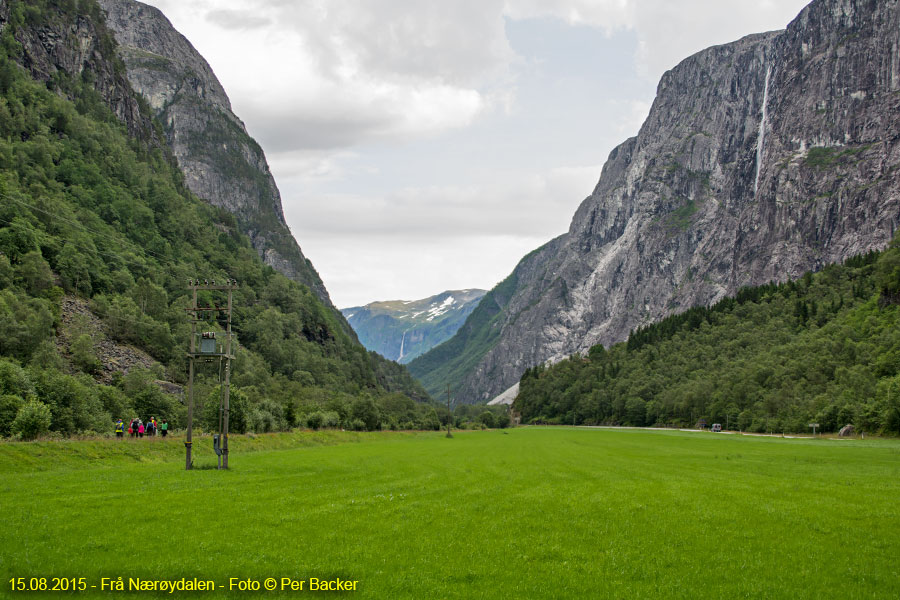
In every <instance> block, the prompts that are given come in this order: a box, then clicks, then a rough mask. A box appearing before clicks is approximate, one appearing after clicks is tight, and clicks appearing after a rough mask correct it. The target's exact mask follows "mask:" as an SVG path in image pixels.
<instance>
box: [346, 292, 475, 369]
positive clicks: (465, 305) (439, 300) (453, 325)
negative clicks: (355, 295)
mask: <svg viewBox="0 0 900 600" xmlns="http://www.w3.org/2000/svg"><path fill="white" fill-rule="evenodd" d="M484 294H485V291H484V290H451V291H447V292H442V293H440V294H437V295H434V296H430V297H428V298H425V299H423V300H412V301H403V300H393V301H386V302H371V303H369V304H366V305H365V306H354V307H352V308H342V309H341V313H343V315H344V317H345V318H346V319H347V321H348V322H349V323H350V326H351V327H353V330H354V331H355V332H356V335H357V336H358V337H359V341H360V342H362V344H363V346H365V347H366V348H368V349H369V350H374V351H375V352H377V353H378V354H380V355H382V356H384V357H385V358H389V359H391V360H395V361H397V362H399V363H401V364H406V363H408V362H409V361H411V360H413V359H414V358H416V357H417V356H419V355H421V354H423V353H425V352H427V351H428V350H430V349H431V348H434V347H435V346H437V345H438V344H440V343H441V342H443V341H444V340H447V339H448V338H450V337H451V336H452V335H453V334H454V333H456V331H457V330H458V329H459V328H460V326H461V325H462V324H463V322H464V321H465V320H466V317H468V316H469V314H470V313H471V312H472V311H473V310H474V309H475V307H476V306H477V305H478V301H479V300H481V297H482V296H484Z"/></svg>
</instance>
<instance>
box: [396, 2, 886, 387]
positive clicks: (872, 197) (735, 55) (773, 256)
mask: <svg viewBox="0 0 900 600" xmlns="http://www.w3.org/2000/svg"><path fill="white" fill-rule="evenodd" d="M898 46H900V8H898V1H897V0H880V1H876V0H816V1H815V2H813V3H812V4H810V5H809V6H808V7H807V8H806V9H804V10H803V11H802V12H801V14H800V15H799V16H798V17H797V18H796V19H795V20H794V21H793V22H792V23H791V24H790V25H789V26H788V28H787V29H786V30H785V31H781V32H772V33H767V34H760V35H752V36H748V37H746V38H743V39H741V40H738V41H737V42H734V43H731V44H726V45H723V46H717V47H714V48H709V49H707V50H704V51H703V52H700V53H698V54H696V55H694V56H691V57H690V58H688V59H686V60H685V61H683V62H682V63H681V64H679V65H678V66H677V67H675V68H674V69H672V70H671V71H669V72H667V73H666V74H665V75H664V76H663V77H662V79H661V81H660V83H659V87H658V90H657V98H656V100H655V102H654V104H653V107H652V109H651V111H650V115H649V116H648V118H647V120H646V121H645V123H644V124H643V126H642V127H641V130H640V132H639V134H638V135H637V137H635V138H632V139H629V140H627V141H626V142H624V143H623V144H622V145H620V146H619V147H618V148H616V149H615V150H614V151H613V152H612V153H611V155H610V157H609V160H608V161H607V163H606V165H605V166H604V167H603V171H602V173H601V177H600V180H599V182H598V184H597V186H596V188H595V189H594V191H593V193H592V194H591V195H590V196H589V197H588V198H587V199H586V200H585V201H584V202H583V203H582V205H581V206H580V207H579V209H578V210H577V212H576V214H575V216H574V218H573V219H572V224H571V226H570V229H569V231H568V233H567V234H566V235H564V236H563V237H561V238H559V239H558V240H554V242H552V243H551V244H550V245H549V247H547V248H545V249H542V250H541V251H539V252H537V253H534V254H533V255H529V257H526V258H525V259H523V261H522V262H521V263H520V264H519V266H518V267H517V268H516V271H515V279H516V287H515V290H514V292H512V294H511V295H510V299H509V301H508V302H507V303H506V304H505V305H503V307H502V310H501V311H500V312H499V313H498V314H497V315H495V316H494V317H493V318H492V320H491V323H490V326H491V327H492V328H494V329H495V330H499V331H497V332H496V333H495V334H493V337H494V341H493V342H492V343H491V344H490V345H489V346H488V347H487V348H485V347H483V346H481V347H475V348H473V347H472V345H471V344H459V346H460V347H459V348H457V351H456V352H455V353H454V354H453V355H451V356H444V357H442V360H436V359H435V357H434V356H432V355H431V353H429V354H426V355H424V356H423V357H421V358H420V359H418V360H417V361H414V362H413V363H411V365H410V369H411V370H412V372H413V374H414V375H417V376H419V377H420V378H421V379H422V380H423V381H424V382H425V383H426V387H431V388H434V387H437V386H439V385H443V384H445V383H446V382H447V381H446V380H447V379H448V378H452V377H453V375H452V374H453V373H454V372H455V373H457V377H458V378H457V379H456V380H455V381H451V383H453V384H456V387H458V389H460V395H461V397H463V398H465V399H466V400H469V401H475V400H487V399H490V398H492V397H493V396H495V395H497V394H498V393H500V392H502V391H503V390H504V389H506V388H508V387H509V386H511V385H513V384H514V383H515V382H516V381H517V380H518V379H519V377H520V375H521V373H522V371H523V370H524V369H525V368H527V367H529V366H532V365H535V364H538V363H540V362H543V361H546V360H555V359H559V358H561V357H563V356H566V355H568V354H571V353H573V352H576V351H581V350H584V349H586V348H588V347H590V346H591V345H594V344H597V343H603V344H606V345H609V344H612V343H615V342H619V341H622V340H624V339H625V338H626V337H627V335H628V333H629V331H630V330H632V329H633V328H635V327H637V326H639V325H641V324H645V323H649V322H652V321H655V320H658V319H660V318H661V317H663V316H665V315H667V314H671V313H673V312H679V311H681V310H684V309H685V308H688V307H690V306H693V305H698V304H708V303H711V302H714V301H716V300H718V299H720V298H721V297H723V296H725V295H728V294H732V293H734V292H736V291H737V290H738V289H739V288H740V287H741V286H744V285H750V284H759V283H765V282H766V281H769V280H785V279H788V278H791V277H795V276H798V275H800V274H801V273H803V272H804V271H807V270H810V269H817V268H820V267H822V266H823V265H825V264H827V263H830V262H838V261H841V260H843V259H845V258H847V257H848V256H852V255H854V254H858V253H861V252H865V251H867V250H870V249H875V248H882V247H884V246H885V245H886V244H887V242H888V241H889V240H890V239H891V237H892V236H893V234H894V231H895V229H896V227H897V225H898V222H900V171H898V169H900V57H898ZM477 312H478V311H476V313H477ZM474 316H475V314H474V313H473V317H474ZM467 325H468V324H467ZM465 330H466V326H464V327H463V329H462V330H461V332H462V331H465ZM458 335H459V334H458ZM482 337H483V336H482ZM453 342H454V340H451V341H450V342H448V343H447V344H450V345H452V343H453ZM447 344H445V346H446V345H447ZM439 350H441V348H437V349H435V350H434V351H432V352H438V351H439ZM476 354H480V356H478V357H477V360H474V361H473V356H474V355H476ZM448 365H449V366H448Z"/></svg>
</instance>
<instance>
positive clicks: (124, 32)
mask: <svg viewBox="0 0 900 600" xmlns="http://www.w3.org/2000/svg"><path fill="white" fill-rule="evenodd" d="M99 4H100V6H101V7H102V9H103V10H104V11H105V12H106V13H107V25H108V26H109V27H110V29H112V31H113V32H114V34H115V37H116V41H117V42H118V44H119V47H118V51H119V55H120V56H121V58H122V60H123V61H124V62H125V65H126V68H127V73H128V79H129V80H130V82H131V85H132V87H133V88H134V89H135V90H136V91H137V92H138V93H139V94H141V96H143V98H144V99H145V100H146V101H147V102H148V103H149V105H150V107H151V108H152V110H153V112H154V113H155V116H156V117H157V118H158V119H159V121H160V122H161V123H163V124H164V127H165V135H166V139H167V141H168V143H169V145H170V147H171V148H172V151H173V154H174V155H175V158H176V159H177V160H178V165H179V167H180V168H181V171H182V172H183V173H184V177H185V183H186V184H187V186H188V188H189V189H190V190H191V191H192V192H193V193H194V194H196V195H197V196H198V197H200V198H202V199H204V200H206V201H207V202H209V203H211V204H213V205H215V206H220V207H222V208H225V209H226V210H228V211H229V212H230V213H232V214H233V215H234V216H235V218H236V219H237V223H238V227H239V228H240V229H241V231H242V232H243V233H246V234H247V235H248V236H249V238H250V240H251V243H252V244H253V247H254V248H255V249H256V251H257V252H258V253H259V255H260V257H262V259H263V260H264V261H265V262H266V264H268V265H270V266H271V267H273V268H275V269H276V270H277V271H279V272H281V273H283V274H284V275H287V276H288V277H290V278H292V279H294V280H296V281H299V282H300V283H304V284H306V285H307V286H309V287H310V288H311V289H312V290H313V291H314V292H315V293H316V295H317V296H318V297H319V298H320V299H321V300H322V301H323V302H325V304H326V305H329V306H331V300H330V298H329V296H328V292H327V290H326V289H325V286H324V285H323V283H322V280H321V279H320V277H319V275H318V273H317V272H316V271H315V269H314V268H313V266H312V264H311V263H310V262H309V260H307V259H306V257H304V256H303V253H302V252H301V250H300V247H299V246H298V245H297V242H296V241H295V240H294V237H293V236H292V235H291V232H290V230H289V229H288V227H287V224H286V222H285V219H284V213H283V211H282V207H281V196H280V194H279V192H278V187H277V186H276V185H275V180H274V178H273V177H272V174H271V173H270V171H269V165H268V163H267V162H266V157H265V154H264V153H263V151H262V148H260V146H259V145H258V144H257V143H256V141H254V140H253V138H251V137H250V135H249V134H248V133H247V130H246V128H245V127H244V124H243V122H242V121H241V120H240V119H239V118H238V117H237V116H235V114H234V113H233V112H232V111H231V102H230V101H229V100H228V96H227V95H226V94H225V90H224V89H223V87H222V85H221V84H220V83H219V81H218V79H217V78H216V76H215V74H214V73H213V71H212V69H211V68H210V66H209V64H208V63H207V62H206V60H205V59H204V58H203V57H202V56H201V55H200V54H199V53H198V52H197V51H196V50H195V49H194V47H193V46H192V45H191V43H190V42H189V41H188V40H187V39H186V38H185V37H184V36H183V35H181V34H180V33H178V32H177V31H176V30H175V28H174V27H173V26H172V24H171V23H170V22H169V20H168V19H167V18H166V17H165V15H163V13H162V12H160V11H159V10H158V9H156V8H154V7H152V6H147V5H146V4H142V3H140V2H136V1H134V0H99Z"/></svg>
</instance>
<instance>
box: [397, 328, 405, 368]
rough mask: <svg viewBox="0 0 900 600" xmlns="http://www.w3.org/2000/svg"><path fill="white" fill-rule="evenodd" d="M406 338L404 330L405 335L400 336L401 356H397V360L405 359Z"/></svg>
mask: <svg viewBox="0 0 900 600" xmlns="http://www.w3.org/2000/svg"><path fill="white" fill-rule="evenodd" d="M405 340H406V332H405V331H404V332H403V335H402V336H401V337H400V356H398V357H397V362H400V361H401V360H403V342H404V341H405Z"/></svg>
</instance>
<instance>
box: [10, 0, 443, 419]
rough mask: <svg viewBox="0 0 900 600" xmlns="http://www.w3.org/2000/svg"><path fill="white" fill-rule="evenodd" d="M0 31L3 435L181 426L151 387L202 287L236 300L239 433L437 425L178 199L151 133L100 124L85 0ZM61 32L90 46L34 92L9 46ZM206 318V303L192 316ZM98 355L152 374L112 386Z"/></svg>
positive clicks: (203, 387)
mask: <svg viewBox="0 0 900 600" xmlns="http://www.w3.org/2000/svg"><path fill="white" fill-rule="evenodd" d="M0 17H4V19H3V20H5V23H4V25H3V30H2V39H0V42H2V49H0V198H2V201H0V357H2V358H0V435H2V436H6V435H10V434H11V433H15V432H16V431H19V432H20V433H23V434H28V433H29V432H31V433H33V432H34V431H42V430H45V429H49V430H51V431H56V432H60V433H63V434H72V433H76V432H83V431H109V430H110V429H111V427H112V419H113V418H115V417H122V418H125V419H129V418H131V417H132V416H140V417H142V418H145V419H146V418H148V417H150V416H155V417H157V418H158V419H159V418H168V419H169V421H170V423H173V424H174V426H178V424H179V421H180V419H181V418H182V415H183V413H184V406H183V404H182V402H181V400H180V398H179V395H178V394H167V393H165V392H163V391H162V388H161V387H160V386H158V385H157V384H156V383H154V380H168V381H171V382H183V381H184V379H185V371H186V361H185V358H184V353H185V351H186V349H187V343H188V340H189V331H190V327H189V324H188V321H187V317H186V313H185V311H184V308H186V307H187V306H188V305H189V300H188V296H187V290H186V284H187V281H188V280H189V279H197V278H199V279H211V280H212V279H220V280H224V279H226V278H231V279H235V280H237V281H238V283H239V286H240V287H239V289H238V290H237V291H236V292H235V298H234V304H235V320H234V323H235V327H234V329H235V331H236V332H237V339H238V341H239V343H240V344H241V347H240V350H239V351H238V353H237V360H236V361H235V368H234V376H233V379H232V381H233V391H232V399H233V400H232V403H233V408H234V416H233V424H234V425H233V428H234V430H237V431H242V430H244V429H252V430H257V431H265V430H273V429H280V428H284V427H289V426H294V425H296V424H298V423H301V422H303V420H304V418H305V417H306V415H307V414H309V413H313V412H316V413H318V414H319V415H320V416H321V415H323V414H324V415H326V420H327V419H330V420H332V421H334V420H337V421H335V424H336V423H337V422H341V423H344V424H346V425H348V426H353V427H357V428H363V427H364V428H369V429H372V428H376V427H380V426H388V425H403V424H405V425H415V424H422V423H424V422H425V421H428V422H429V423H430V420H433V417H434V414H433V412H434V411H433V409H432V408H431V407H430V406H429V405H423V404H421V403H418V402H416V400H424V399H426V398H427V395H426V394H425V392H424V390H423V389H422V388H421V386H420V385H419V384H418V383H417V382H415V380H413V379H412V378H411V377H410V376H409V374H408V373H407V372H406V371H405V369H404V368H403V367H401V366H399V365H397V364H395V363H392V362H390V361H387V360H385V359H383V358H381V357H380V356H378V355H376V354H375V353H372V352H367V351H366V350H365V349H364V348H363V347H362V346H361V345H359V344H358V343H357V342H356V341H355V340H354V339H352V338H351V334H348V333H347V332H346V331H345V330H344V328H343V327H342V326H341V324H340V323H339V317H338V316H337V315H336V313H334V312H333V311H331V310H329V309H328V308H326V307H325V306H324V305H323V304H322V302H321V301H319V299H318V298H317V297H316V295H315V294H314V293H312V292H311V291H310V290H309V288H307V287H306V286H304V285H301V284H298V283H296V282H293V281H291V280H290V279H288V278H287V277H284V276H283V275H280V274H278V273H276V272H275V271H274V270H273V269H272V268H271V267H269V266H266V265H265V264H263V262H262V261H261V260H260V258H259V256H258V254H257V253H256V251H254V249H253V248H252V247H251V245H250V243H249V240H248V239H247V237H246V236H244V235H242V234H240V233H239V232H238V230H237V226H236V223H235V219H234V217H233V216H232V215H231V214H229V213H228V212H226V211H225V210H223V209H219V208H214V207H211V206H209V205H208V204H205V203H203V202H201V201H199V200H198V199H197V198H196V197H194V196H193V195H192V194H191V193H190V192H189V191H188V190H187V188H186V186H185V185H184V183H183V179H182V176H181V173H180V172H179V171H178V169H177V167H176V166H175V163H174V160H173V159H172V158H171V155H170V154H169V153H168V150H167V149H166V146H165V144H164V143H159V138H158V137H154V136H158V135H159V127H158V125H157V129H156V131H155V132H151V133H149V134H145V135H144V137H137V136H134V135H129V131H128V127H126V125H125V124H124V123H123V122H122V121H121V120H120V119H119V118H117V116H116V115H115V114H114V113H113V111H112V110H110V106H111V104H113V101H119V100H120V99H111V98H106V97H104V96H103V95H102V94H101V93H100V92H98V91H97V89H96V88H97V86H96V85H95V80H96V78H97V77H98V69H105V70H108V71H115V72H117V73H118V74H117V75H116V77H118V78H119V80H121V81H127V80H125V79H124V74H123V73H124V67H123V65H122V64H121V62H120V61H118V59H116V57H115V42H114V40H113V38H112V36H111V34H109V32H108V30H106V28H105V25H104V24H103V22H102V15H101V13H100V10H99V8H98V7H97V5H96V3H95V2H94V1H93V0H91V1H84V0H83V1H81V2H78V3H76V2H67V1H64V0H60V1H58V2H57V1H46V2H28V3H27V4H26V3H23V2H2V3H0ZM3 20H0V23H2V22H3ZM73 31H77V32H78V35H79V36H80V39H81V41H82V42H83V41H84V40H85V39H86V38H85V36H86V35H87V34H85V33H84V32H85V31H87V32H88V33H90V35H91V36H93V37H90V38H89V39H88V43H89V44H90V47H89V48H88V49H87V51H86V50H85V49H84V48H82V53H83V54H87V55H89V56H93V58H90V59H89V60H85V61H84V62H83V63H81V65H80V66H82V67H88V68H83V69H82V70H81V71H80V72H78V71H73V72H68V71H66V70H65V69H64V68H61V66H60V65H61V63H62V62H64V61H60V64H57V65H56V67H57V68H55V69H54V70H53V71H52V73H50V74H49V77H48V78H47V81H46V82H44V81H41V82H38V81H35V80H34V79H33V78H32V74H33V71H26V69H25V68H23V65H25V66H26V67H27V66H29V65H32V66H33V64H34V63H35V62H36V61H35V60H34V57H32V56H30V55H29V54H28V51H27V48H24V47H23V44H22V43H20V40H22V39H34V38H35V36H38V37H40V36H43V37H48V36H49V37H50V39H53V35H57V38H56V39H60V38H62V39H63V42H64V43H68V42H70V41H72V40H68V39H66V35H68V34H69V33H71V32H73ZM35 32H37V33H35ZM48 32H49V33H48ZM29 36H30V37H29ZM41 39H43V38H41ZM71 45H72V46H75V45H76V44H74V43H73V44H71ZM66 47H68V46H66ZM73 51H74V50H73ZM98 57H99V58H98ZM101 75H103V76H108V73H101ZM126 85H127V84H126ZM141 112H142V115H143V116H144V118H145V119H146V120H147V122H152V121H151V117H150V116H149V114H150V113H149V111H148V110H147V108H146V106H145V105H141ZM148 138H149V139H148ZM73 299H75V300H78V299H81V300H79V301H80V302H87V303H88V306H89V307H90V311H91V312H92V313H93V315H95V316H96V317H99V318H100V322H101V324H102V325H101V327H99V328H98V327H96V326H92V324H91V319H88V318H81V319H75V320H74V321H73V322H72V323H70V324H69V325H68V326H67V327H68V331H67V332H66V333H67V335H66V336H65V337H62V336H61V335H60V334H61V329H62V321H63V314H62V312H63V309H62V306H63V303H64V301H71V300H73ZM213 301H214V299H213V298H212V297H209V296H203V295H202V294H201V304H203V303H207V304H209V303H211V302H213ZM82 317H84V315H82ZM96 317H95V318H96ZM201 327H202V328H204V329H207V330H216V329H221V325H220V324H218V323H216V322H214V321H210V322H208V323H207V324H206V325H205V326H201ZM101 341H102V342H112V343H114V344H117V345H119V346H121V347H122V348H128V347H136V348H137V349H138V350H142V351H145V352H146V353H148V354H149V355H150V356H151V357H152V359H154V360H155V361H156V363H155V365H153V366H151V367H150V368H149V369H144V368H139V367H134V368H131V369H130V371H129V373H128V374H127V375H123V374H122V373H118V372H117V373H113V374H112V377H111V378H109V380H106V379H105V378H103V377H101V374H102V371H103V370H104V367H105V365H102V364H100V361H99V360H98V357H97V352H96V350H97V347H98V344H100V343H101ZM216 375H217V374H216V373H215V372H214V371H213V370H208V371H206V372H202V373H201V374H200V376H199V381H200V383H199V385H198V396H199V397H200V398H201V399H202V398H203V397H204V396H206V395H208V394H212V395H215V394H216V390H215V389H213V387H212V382H213V381H214V379H215V377H216ZM170 387H177V386H170Z"/></svg>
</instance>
